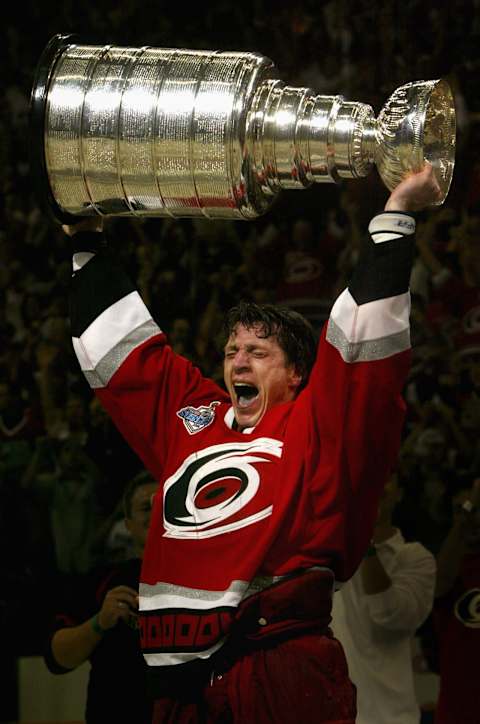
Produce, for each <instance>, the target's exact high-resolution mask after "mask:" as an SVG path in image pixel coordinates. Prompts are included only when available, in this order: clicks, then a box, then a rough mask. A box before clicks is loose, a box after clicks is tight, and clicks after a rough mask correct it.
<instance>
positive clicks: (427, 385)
mask: <svg viewBox="0 0 480 724" xmlns="http://www.w3.org/2000/svg"><path fill="white" fill-rule="evenodd" d="M277 5H278V4H277ZM426 5H428V3H422V2H418V0H409V1H408V2H404V3H397V2H393V1H388V0H385V1H384V2H382V3H381V8H380V7H379V6H377V5H376V4H375V3H371V2H365V1H364V0H361V1H360V0H358V2H355V3H351V2H347V1H346V0H345V1H344V2H324V3H318V2H317V3H314V2H308V1H307V0H303V1H302V0H301V1H300V2H297V3H294V4H289V3H287V4H285V5H283V6H282V5H281V6H280V7H277V8H276V13H275V16H274V17H272V12H271V11H272V8H271V7H270V4H269V3H268V2H267V1H266V0H263V1H262V0H258V1H257V2H251V3H248V2H247V3H244V4H235V3H234V4H232V3H227V2H219V3H214V4H213V5H212V7H211V8H209V9H204V10H203V17H202V19H201V20H198V18H194V17H193V16H192V17H191V18H185V17H184V8H183V6H177V7H175V5H174V4H173V5H171V6H170V7H169V8H168V11H165V12H164V13H162V12H159V10H158V7H157V6H156V5H154V4H153V3H150V2H143V3H138V2H136V1H135V0H128V1H125V2H123V3H121V4H113V3H108V2H106V0H100V1H99V2H97V3H95V4H92V5H90V6H89V7H87V8H83V9H82V17H80V16H79V17H76V15H77V13H78V8H77V7H76V6H75V5H74V3H72V2H70V1H68V0H67V1H66V2H64V3H63V4H62V5H61V7H59V6H58V5H56V4H53V3H52V4H51V5H50V6H49V7H47V8H45V7H44V6H43V5H42V4H37V3H31V2H30V3H28V2H27V3H26V6H27V7H26V8H25V14H26V15H29V23H31V27H32V28H33V27H35V34H33V32H32V35H31V37H29V38H28V42H27V40H26V37H25V33H24V32H23V28H22V27H21V25H20V22H19V23H18V25H16V24H15V23H12V24H11V25H7V27H6V33H5V35H6V37H5V42H4V43H2V44H0V49H1V51H0V52H1V53H2V67H3V68H4V71H5V72H4V78H6V79H7V83H6V88H5V98H4V102H3V103H2V105H1V106H0V136H1V137H2V139H3V145H2V148H1V150H0V168H1V184H2V188H1V194H0V204H1V205H2V212H3V214H2V215H3V219H4V223H3V226H2V228H1V230H0V234H1V238H0V309H1V316H0V536H1V537H2V550H3V552H4V554H6V555H5V559H6V561H5V562H6V567H5V569H4V580H3V585H4V593H2V596H0V598H1V601H0V606H2V607H3V611H0V613H1V614H2V616H4V617H6V618H7V619H8V615H9V613H8V612H9V610H11V609H12V607H15V606H16V605H17V604H18V605H21V603H22V600H23V599H24V592H25V590H26V589H29V590H34V591H37V590H38V586H39V584H40V582H41V586H42V590H43V592H44V593H48V586H49V584H48V582H53V581H54V578H55V575H57V574H72V573H73V574H74V573H81V572H84V571H86V570H88V569H89V568H91V566H92V565H94V564H96V563H98V562H101V561H106V560H114V559H115V558H116V557H120V556H121V555H123V554H124V552H125V548H126V547H128V545H129V538H128V535H127V533H126V531H125V530H124V528H123V527H122V517H123V516H122V511H121V504H120V501H121V498H122V492H123V489H124V487H125V485H126V483H127V482H128V481H129V480H130V479H131V478H132V477H133V476H134V475H135V474H136V473H137V472H138V471H139V470H140V468H141V464H140V461H139V460H138V459H137V458H136V456H135V455H134V454H133V453H132V452H131V451H130V449H129V448H128V447H127V446H126V444H125V443H124V442H123V440H122V438H121V437H120V435H119V434H118V433H117V432H116V430H115V429H114V428H113V426H112V424H111V423H110V421H109V420H108V418H107V417H106V416H105V415H104V413H103V412H102V410H101V408H100V407H99V406H98V404H97V403H96V401H95V400H92V398H91V394H90V391H89V388H88V386H87V384H86V382H85V381H84V380H83V378H82V376H81V373H80V371H79V369H78V366H77V363H76V360H75V359H74V357H73V352H72V350H71V346H70V335H69V326H68V286H69V281H70V275H71V266H70V265H71V259H70V248H69V241H68V239H67V238H66V237H65V236H64V234H63V233H62V230H61V228H60V226H59V225H58V224H55V223H54V222H52V220H51V219H49V218H48V217H47V216H46V215H45V214H44V212H43V211H42V210H41V209H40V208H39V206H38V203H37V199H36V197H35V194H34V191H33V188H32V177H31V170H30V168H29V162H28V143H27V139H28V107H29V94H30V88H31V84H32V81H33V75H34V68H35V64H36V62H37V60H38V57H39V55H40V53H41V51H42V50H43V47H44V46H45V45H46V43H47V42H48V40H49V38H50V37H51V36H52V35H53V34H55V33H57V32H79V33H80V34H81V35H82V36H83V37H84V38H85V39H86V41H87V42H90V41H92V42H95V41H98V42H100V43H102V44H104V43H108V42H114V43H115V44H118V45H121V44H129V45H133V46H137V45H138V46H140V45H145V44H150V45H154V46H163V47H165V46H168V47H190V48H221V49H238V50H252V51H258V52H262V53H264V54H266V55H269V56H270V57H271V58H272V59H273V60H274V61H275V63H276V64H277V67H278V69H279V77H281V78H282V79H283V80H285V81H287V82H289V83H290V84H292V85H295V84H296V85H309V86H311V87H313V88H315V90H316V91H317V92H319V93H327V94H331V93H341V94H343V95H345V96H346V97H347V98H348V99H350V100H358V101H362V102H367V103H371V104H372V105H373V107H374V108H375V110H376V112H378V111H379V110H380V107H381V105H382V104H383V102H385V100H386V99H387V97H388V95H389V93H390V92H392V91H393V90H394V88H395V87H397V86H398V85H401V84H402V83H404V82H407V81H409V80H414V79H419V78H425V79H426V78H434V77H439V76H440V75H442V76H445V77H447V78H448V79H449V81H450V82H451V85H452V88H453V90H454V93H455V98H456V105H457V114H458V138H457V161H456V171H455V176H454V181H453V184H452V189H451V193H450V195H449V197H448V199H447V202H446V203H445V204H444V206H443V207H442V208H441V209H437V210H433V211H431V212H428V213H424V214H421V215H420V216H419V218H418V249H417V259H416V262H415V266H414V271H413V275H412V323H413V327H412V331H413V365H412V371H411V375H410V379H409V383H408V385H407V387H406V389H405V398H406V400H407V418H406V425H405V431H404V442H403V446H402V452H401V458H400V462H399V474H400V480H401V484H402V486H403V488H404V491H405V494H404V497H403V500H402V504H401V505H400V506H399V509H398V511H397V515H398V518H399V524H400V525H401V528H402V530H403V532H404V534H405V535H406V537H407V538H408V537H409V536H410V537H411V538H415V539H416V540H419V541H421V542H422V543H423V544H424V545H425V546H426V547H427V548H429V549H430V550H431V551H432V552H434V553H436V552H437V550H438V548H439V545H440V542H441V540H442V539H443V537H444V535H445V533H446V531H447V530H448V527H449V524H450V500H451V497H452V495H453V494H454V493H455V490H456V489H457V487H458V485H459V484H460V480H461V479H462V480H463V479H464V478H465V476H467V477H468V476H471V477H472V479H473V477H475V476H478V475H479V470H480V459H479V454H480V453H479V449H478V445H477V442H476V441H477V438H476V431H477V430H478V429H479V425H480V293H479V283H480V245H479V243H478V242H479V235H480V206H479V200H480V158H479V155H478V149H479V148H480V146H479V144H478V138H479V131H480V125H479V123H478V121H479V119H480V115H479V114H480V100H479V99H478V95H477V94H475V90H474V89H475V79H476V76H477V74H478V70H479V64H480V61H479V60H478V53H477V50H476V48H477V46H478V41H479V35H480V20H479V18H480V13H478V8H477V5H478V3H477V2H465V1H464V2H458V3H455V12H453V11H451V10H449V7H448V4H447V5H445V6H444V5H438V4H436V5H434V4H432V5H431V7H430V9H429V10H427V11H426V10H425V6H426ZM353 7H354V8H355V11H354V12H353V11H352V8H353ZM147 19H148V22H146V20H147ZM152 19H154V20H153V21H152ZM424 23H427V25H428V28H429V32H428V33H426V34H423V39H422V40H421V41H419V40H418V36H419V35H421V32H419V30H418V28H419V27H420V26H422V25H423V24H424ZM420 44H421V47H419V46H420ZM387 193H388V192H387V190H386V189H385V187H384V186H383V185H382V183H381V182H380V181H379V180H378V178H377V177H376V175H375V174H371V176H370V177H368V178H366V179H364V180H361V181H349V182H344V183H343V184H340V185H339V186H327V185H323V186H321V187H317V188H314V189H313V188H312V189H309V190H306V191H303V192H294V191H292V192H285V193H284V194H283V196H282V198H281V201H280V202H279V203H278V204H277V206H276V207H275V208H274V209H273V210H272V211H271V212H269V213H268V214H267V215H266V216H265V217H262V218H261V219H259V220H258V221H256V222H222V221H215V222H208V221H205V220H198V221H197V220H175V221H174V220H171V219H165V220H163V219H145V220H137V219H131V218H129V219H122V220H119V219H117V218H114V219H110V220H109V221H108V223H107V234H108V238H109V243H110V245H111V246H112V248H114V249H116V250H117V252H118V256H119V258H120V260H121V261H122V263H124V265H125V266H126V267H127V268H128V269H129V271H130V274H131V275H132V277H133V278H134V279H135V280H136V282H137V283H138V285H139V287H140V290H141V292H142V294H143V297H144V299H145V301H146V303H147V305H148V306H149V307H150V309H151V310H152V313H153V316H154V317H155V318H156V319H157V320H158V321H159V322H160V324H161V326H162V328H163V329H164V330H165V331H166V332H167V333H168V336H169V339H170V343H171V344H172V346H173V347H174V349H176V350H177V351H178V352H180V353H181V354H184V355H186V356H187V357H189V358H191V359H192V360H193V361H194V362H195V363H196V364H198V365H199V366H200V368H201V369H202V371H203V372H204V373H205V374H207V375H210V376H213V377H215V378H216V379H218V380H219V381H220V380H221V361H222V356H221V349H220V345H219V342H220V340H219V330H220V328H221V319H222V317H223V313H224V312H225V310H226V309H228V308H229V306H231V305H232V304H233V303H234V302H235V301H237V300H238V298H239V297H243V298H247V299H254V300H256V301H258V302H276V303H282V304H286V305H289V306H291V307H292V308H295V309H297V310H299V311H301V312H303V313H304V314H305V315H306V316H307V317H308V318H309V319H310V320H311V321H312V323H313V325H314V327H315V329H316V331H317V333H318V332H319V331H320V328H321V325H322V323H323V322H324V320H325V319H326V318H327V316H328V312H329V309H330V306H331V304H332V302H333V300H334V298H335V296H336V294H337V293H338V292H339V291H341V289H342V288H343V287H344V285H345V284H346V282H347V280H348V278H349V275H350V272H351V270H352V268H353V266H354V264H355V261H356V259H357V256H358V249H359V245H360V243H361V241H362V239H363V238H364V237H365V234H366V227H367V225H368V221H369V219H370V218H371V216H372V215H373V214H374V213H375V212H377V211H378V210H380V209H381V208H382V206H383V202H384V200H385V199H386V197H387ZM52 585H53V583H52ZM37 643H38V642H37V641H36V640H35V637H33V638H32V636H30V635H28V629H27V631H26V632H25V642H24V648H25V649H26V653H30V651H29V649H32V648H33V650H34V651H35V647H36V645H37Z"/></svg>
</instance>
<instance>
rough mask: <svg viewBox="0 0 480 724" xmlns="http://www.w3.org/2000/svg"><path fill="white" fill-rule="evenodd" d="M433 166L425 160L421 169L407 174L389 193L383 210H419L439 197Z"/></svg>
mask: <svg viewBox="0 0 480 724" xmlns="http://www.w3.org/2000/svg"><path fill="white" fill-rule="evenodd" d="M441 193H442V192H441V190H440V186H439V185H438V181H437V179H436V178H435V174H434V172H433V166H432V165H431V164H430V163H428V161H425V165H424V167H423V169H422V170H421V171H417V172H416V173H411V174H409V175H408V176H407V177H406V178H404V179H403V181H401V182H400V183H399V184H398V186H397V187H396V188H394V189H393V191H392V193H391V194H390V196H389V198H388V200H387V203H386V204H385V211H421V210H422V209H425V208H427V207H428V206H432V205H433V204H434V203H436V202H438V201H439V200H440V198H441Z"/></svg>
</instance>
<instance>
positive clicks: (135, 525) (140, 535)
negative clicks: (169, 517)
mask: <svg viewBox="0 0 480 724" xmlns="http://www.w3.org/2000/svg"><path fill="white" fill-rule="evenodd" d="M157 489H158V485H157V483H155V482H152V483H145V485H139V486H138V488H137V489H136V490H135V492H134V493H133V495H132V499H131V501H130V510H129V514H128V516H126V517H125V525H126V527H127V529H128V530H129V531H130V533H131V535H132V538H133V541H134V543H135V548H136V549H137V552H138V555H140V556H141V555H142V553H143V549H144V547H145V541H146V540H147V533H148V528H149V526H150V516H151V513H152V503H153V496H154V495H155V493H156V492H157Z"/></svg>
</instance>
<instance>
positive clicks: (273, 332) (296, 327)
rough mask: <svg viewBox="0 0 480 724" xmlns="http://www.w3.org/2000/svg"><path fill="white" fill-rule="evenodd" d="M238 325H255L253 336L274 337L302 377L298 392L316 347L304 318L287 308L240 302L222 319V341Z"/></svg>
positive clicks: (312, 334) (310, 327)
mask: <svg viewBox="0 0 480 724" xmlns="http://www.w3.org/2000/svg"><path fill="white" fill-rule="evenodd" d="M238 325H242V326H243V327H245V328H246V329H252V328H253V327H256V326H257V325H259V327H260V329H259V330H258V333H257V337H260V338H262V339H266V338H267V337H275V338H276V340H277V342H278V344H279V346H280V348H281V349H282V350H283V352H284V354H285V358H286V361H287V364H289V365H290V364H293V365H294V367H295V371H296V372H297V374H299V375H300V376H301V378H302V381H301V383H300V385H299V387H298V392H300V390H302V389H303V388H304V387H305V385H306V384H307V382H308V377H309V375H310V372H311V369H312V367H313V363H314V362H315V355H316V347H317V345H316V341H315V334H314V332H313V328H312V326H311V324H310V323H309V322H308V321H307V320H306V319H305V317H303V316H302V315H301V314H299V313H298V312H294V311H293V310H291V309H288V307H281V306H277V305H274V304H255V303H254V302H240V303H239V304H237V305H236V306H235V307H232V309H230V310H229V311H228V312H227V315H226V318H225V322H224V341H225V342H226V341H227V340H228V338H229V337H230V335H231V334H233V333H234V332H235V329H236V327H237V326H238Z"/></svg>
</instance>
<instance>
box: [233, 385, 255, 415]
mask: <svg viewBox="0 0 480 724" xmlns="http://www.w3.org/2000/svg"><path fill="white" fill-rule="evenodd" d="M233 389H234V390H235V396H236V398H237V403H238V406H239V407H240V408H241V409H245V408H247V407H250V405H251V404H252V403H253V402H254V401H255V400H256V399H257V397H258V389H257V388H256V387H254V386H253V385H245V384H243V383H237V384H235V385H234V386H233Z"/></svg>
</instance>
